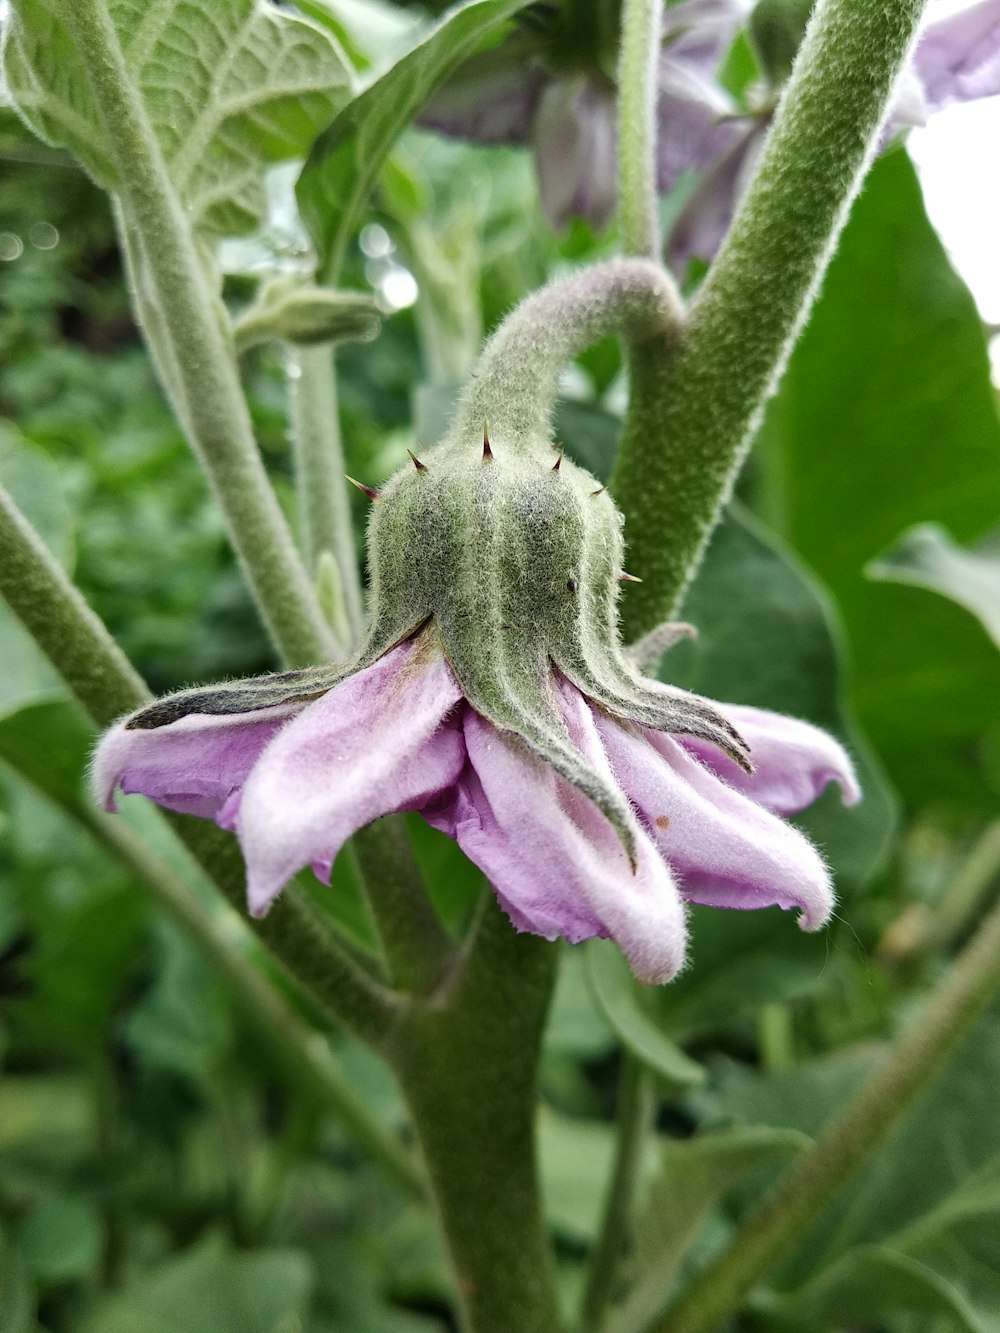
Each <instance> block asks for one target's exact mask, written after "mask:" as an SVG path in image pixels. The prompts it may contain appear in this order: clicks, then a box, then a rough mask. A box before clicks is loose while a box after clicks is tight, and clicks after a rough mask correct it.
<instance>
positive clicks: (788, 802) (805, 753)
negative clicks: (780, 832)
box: [679, 704, 861, 815]
mask: <svg viewBox="0 0 1000 1333" xmlns="http://www.w3.org/2000/svg"><path fill="white" fill-rule="evenodd" d="M718 708H719V711H720V712H721V713H722V714H723V716H724V717H726V718H728V719H729V721H730V722H731V723H732V724H733V726H734V727H735V728H736V729H737V731H738V732H739V733H740V735H741V736H742V737H743V738H744V740H746V741H747V743H748V744H749V746H750V757H751V759H752V760H753V764H754V771H753V773H747V772H745V771H744V770H743V769H742V768H740V766H739V765H738V764H735V763H734V762H733V761H732V759H730V758H729V756H728V755H726V754H723V753H722V751H721V750H718V749H717V748H716V747H715V746H714V745H709V744H707V743H706V742H704V741H698V740H694V739H693V738H691V737H687V736H684V737H681V738H679V739H680V743H681V745H683V746H684V748H685V750H688V751H690V753H691V754H693V755H695V756H697V758H698V759H699V760H700V761H701V762H702V764H704V765H705V767H706V768H710V769H711V770H712V772H713V773H715V774H717V776H718V777H720V778H723V779H724V780H725V781H726V782H728V783H729V785H730V786H731V787H735V788H736V790H737V791H741V792H743V793H744V795H746V796H749V797H750V798H751V799H752V800H754V801H756V802H757V803H758V805H763V806H764V807H765V808H766V809H768V810H773V811H774V813H775V814H778V815H794V814H798V812H799V811H800V810H804V809H805V808H806V806H807V805H812V803H813V801H815V800H816V798H817V796H819V795H820V794H821V792H822V791H823V789H824V788H825V787H826V785H827V783H829V782H836V783H837V784H838V786H839V787H840V792H841V797H842V799H843V802H844V804H845V805H856V804H857V802H858V801H860V800H861V788H860V787H859V786H858V780H857V778H856V777H855V775H854V766H853V764H852V763H851V760H850V758H849V757H848V754H847V752H846V750H845V749H844V747H843V746H842V745H841V744H840V742H839V741H837V740H835V739H834V738H833V737H832V736H831V735H830V734H829V732H826V731H822V730H820V728H819V727H814V726H813V725H812V723H811V722H802V721H800V720H799V719H798V718H795V717H785V715H784V714H783V713H772V712H769V711H768V710H767V709H765V708H749V707H746V706H745V705H742V704H719V705H718Z"/></svg>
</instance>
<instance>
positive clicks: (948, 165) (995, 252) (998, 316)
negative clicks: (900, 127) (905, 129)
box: [907, 97, 1000, 326]
mask: <svg viewBox="0 0 1000 1333" xmlns="http://www.w3.org/2000/svg"><path fill="white" fill-rule="evenodd" d="M998 145H1000V97H989V98H986V99H985V100H983V101H980V102H965V103H962V104H959V105H957V106H952V107H948V109H947V110H945V111H940V112H938V113H937V114H936V115H934V116H932V117H931V118H930V120H929V121H928V123H927V124H926V125H923V126H921V127H920V128H919V129H915V130H911V132H910V135H909V139H908V143H907V146H908V148H909V151H910V156H911V157H912V158H913V161H914V162H915V164H916V167H917V171H918V173H919V176H920V183H921V185H922V186H923V192H924V201H925V203H926V205H927V212H928V214H929V215H930V219H931V222H932V223H933V224H934V226H935V227H936V228H937V231H938V234H939V235H940V237H941V240H942V241H943V243H944V246H945V248H946V249H947V251H948V253H949V255H950V256H951V260H952V263H953V264H954V265H955V268H956V269H957V270H958V272H959V273H960V274H961V276H962V278H963V279H964V280H965V282H966V283H967V284H968V286H969V289H970V290H971V292H972V294H973V296H974V297H975V299H976V304H977V305H978V307H979V313H980V314H981V315H982V317H983V319H984V321H985V322H986V323H987V324H993V325H998V326H1000V155H998Z"/></svg>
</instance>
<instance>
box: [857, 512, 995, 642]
mask: <svg viewBox="0 0 1000 1333" xmlns="http://www.w3.org/2000/svg"><path fill="white" fill-rule="evenodd" d="M866 573H867V574H868V576H869V578H873V579H882V580H883V581H885V582H887V583H911V584H913V586H914V587H917V588H929V589H930V591H931V592H939V593H940V594H941V596H942V597H948V598H950V599H951V600H952V601H953V602H957V603H958V605H959V606H964V607H965V609H966V610H967V611H971V612H972V614H973V615H974V616H976V618H977V619H978V620H979V622H980V624H981V625H982V627H983V629H984V630H985V631H986V633H987V634H988V635H989V636H990V638H991V639H992V640H993V642H994V643H995V644H996V645H997V647H998V648H1000V532H994V533H992V534H991V535H990V536H989V537H987V538H986V540H985V541H983V542H981V543H979V544H978V545H977V546H975V547H973V548H972V549H971V550H965V549H964V548H963V547H961V546H959V545H958V544H957V543H956V542H955V541H953V540H952V537H951V534H950V533H949V532H948V531H947V530H946V529H945V528H942V527H941V525H940V524H938V523H920V524H918V525H917V526H916V527H915V528H910V530H909V531H908V532H904V533H903V535H902V536H901V537H900V539H899V541H897V542H896V543H895V545H894V546H892V547H890V549H889V550H888V551H886V552H885V554H884V555H880V556H879V557H878V558H877V559H876V560H873V561H872V562H871V564H870V565H869V566H868V568H867V570H866Z"/></svg>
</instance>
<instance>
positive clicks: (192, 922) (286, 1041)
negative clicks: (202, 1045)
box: [83, 814, 425, 1197]
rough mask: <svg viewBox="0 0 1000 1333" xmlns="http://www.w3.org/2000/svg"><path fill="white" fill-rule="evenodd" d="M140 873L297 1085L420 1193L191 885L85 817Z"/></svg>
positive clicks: (111, 827)
mask: <svg viewBox="0 0 1000 1333" xmlns="http://www.w3.org/2000/svg"><path fill="white" fill-rule="evenodd" d="M83 822H84V824H85V825H86V826H87V827H88V828H90V829H91V830H92V832H94V833H95V834H96V835H97V836H98V837H99V838H100V839H101V841H102V842H104V843H106V844H107V845H108V846H109V847H110V848H111V849H112V851H114V852H115V853H116V854H117V855H118V856H119V857H121V858H122V860H123V861H125V863H126V864H127V865H128V866H129V867H130V868H131V869H132V870H133V871H134V872H135V874H136V875H137V876H138V877H139V878H140V879H141V880H142V882H143V884H145V885H146V886H147V887H148V888H149V889H150V890H151V891H152V894H153V897H154V898H155V900H156V902H157V904H158V905H159V906H160V907H161V908H163V910H164V911H165V912H167V914H168V915H169V916H171V917H172V918H173V920H174V921H175V922H176V923H177V925H178V926H180V927H181V929H182V930H183V931H184V932H185V933H186V934H187V935H188V936H189V938H190V939H191V940H192V942H193V943H194V945H195V946H196V948H197V949H199V951H200V952H201V953H202V955H203V956H204V957H205V958H206V959H207V960H208V962H209V963H210V964H211V965H212V966H213V967H214V968H215V970H216V971H217V972H218V973H219V975H220V976H222V977H224V978H225V979H226V981H227V982H228V984H229V987H230V991H231V993H232V995H233V997H234V999H235V1000H236V1001H237V1003H238V1004H239V1006H240V1008H241V1009H242V1010H243V1011H244V1013H245V1014H246V1016H247V1017H248V1018H249V1020H250V1021H251V1022H252V1023H253V1024H254V1026H255V1028H256V1029H257V1030H258V1031H259V1033H260V1035H261V1036H262V1037H263V1039H264V1040H265V1041H266V1042H267V1044H268V1046H269V1047H270V1048H271V1050H272V1053H273V1054H274V1056H275V1058H276V1059H277V1060H278V1062H279V1063H280V1064H281V1065H282V1066H283V1067H284V1068H285V1070H286V1071H287V1072H288V1073H289V1074H290V1075H291V1076H292V1077H293V1078H294V1080H295V1082H296V1083H297V1084H298V1086H299V1087H300V1088H302V1089H303V1090H304V1091H305V1092H307V1093H308V1094H309V1095H311V1096H312V1097H314V1098H316V1099H317V1100H318V1101H319V1102H320V1104H321V1105H323V1106H326V1107H328V1108H329V1110H330V1111H331V1112H332V1113H333V1114H334V1115H335V1116H336V1117H337V1119H338V1120H340V1122H341V1123H342V1124H343V1125H345V1126H346V1127H347V1129H348V1130H349V1131H350V1133H351V1134H352V1135H353V1136H354V1138H355V1139H356V1141H357V1142H358V1143H359V1144H360V1146H361V1147H362V1148H363V1149H364V1150H365V1151H367V1152H368V1153H369V1155H370V1156H371V1157H372V1159H373V1160H374V1161H376V1162H378V1163H379V1165H381V1166H382V1167H383V1168H384V1169H385V1171H386V1172H387V1174H388V1175H389V1176H390V1177H391V1178H392V1179H394V1180H395V1181H396V1182H397V1183H398V1184H400V1185H401V1186H402V1187H403V1188H404V1189H405V1190H406V1191H407V1192H408V1193H410V1194H413V1195H416V1196H418V1197H420V1196H422V1195H423V1194H424V1192H425V1185H424V1181H423V1179H422V1177H421V1175H420V1173H419V1171H418V1170H417V1167H416V1165H415V1163H414V1161H413V1159H412V1158H411V1157H410V1156H409V1154H408V1153H407V1152H406V1150H405V1148H404V1147H403V1145H402V1144H401V1143H400V1142H399V1140H398V1139H396V1138H394V1137H393V1136H392V1135H391V1134H389V1133H387V1132H386V1130H384V1129H383V1128H382V1126H381V1125H380V1124H379V1123H378V1122H377V1121H376V1120H374V1119H373V1118H372V1116H371V1114H370V1112H369V1110H368V1108H367V1106H366V1105H365V1103H364V1101H363V1100H362V1099H361V1098H360V1097H359V1096H358V1094H357V1092H355V1090H354V1088H353V1086H352V1085H351V1083H350V1082H349V1080H348V1078H347V1076H346V1075H345V1074H344V1071H343V1070H342V1069H341V1067H340V1065H339V1064H338V1062H337V1059H336V1057H335V1056H334V1054H333V1052H332V1051H331V1050H330V1047H329V1044H328V1043H327V1042H325V1041H324V1040H322V1038H317V1036H316V1035H315V1034H314V1033H312V1032H310V1031H309V1030H308V1029H307V1028H306V1026H305V1025H304V1024H303V1022H302V1020H301V1019H300V1018H299V1016H298V1015H297V1014H296V1013H295V1011H294V1010H293V1009H292V1008H291V1006H290V1005H288V1004H287V1003H286V1002H285V1000H284V999H283V998H282V996H281V995H280V994H279V993H278V991H277V990H275V988H274V986H272V985H271V984H270V983H269V982H268V980H267V979H266V978H265V977H264V976H263V975H262V974H261V972H260V971H259V970H258V968H257V967H255V966H254V964H253V962H251V961H250V960H249V959H248V958H245V957H243V955H242V954H241V953H239V952H238V951H237V950H236V949H234V948H233V946H232V944H231V942H230V941H229V939H228V938H227V932H226V931H225V930H224V929H223V928H222V927H221V926H220V924H219V923H217V922H216V920H215V919H214V918H213V916H212V913H211V912H209V911H208V909H207V908H205V907H204V906H203V905H202V904H201V903H200V902H199V901H198V899H197V897H196V896H195V895H194V894H193V893H192V892H191V890H190V889H189V888H188V886H187V885H186V884H185V883H184V882H183V880H181V879H180V878H178V876H177V875H176V874H175V873H174V872H173V870H171V869H170V868H169V867H168V866H166V865H165V864H164V863H163V862H162V861H160V860H159V859H158V858H157V857H155V856H154V855H152V854H151V853H150V852H149V851H148V849H147V848H146V846H145V845H144V844H143V843H142V842H140V841H139V839H138V838H137V837H136V836H135V834H134V833H133V832H132V830H131V829H130V828H129V827H128V826H127V825H124V824H122V823H121V822H115V821H114V820H112V819H111V818H110V817H108V816H106V815H98V814H94V815H92V816H90V817H88V818H85V819H84V820H83Z"/></svg>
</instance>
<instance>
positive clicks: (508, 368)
mask: <svg viewBox="0 0 1000 1333" xmlns="http://www.w3.org/2000/svg"><path fill="white" fill-rule="evenodd" d="M681 314H682V309H681V302H680V297H679V296H678V294H677V289H676V287H675V286H674V283H673V280H672V279H671V277H670V275H669V274H668V273H667V272H666V271H665V270H664V269H662V268H660V267H659V266H658V265H656V264H652V263H650V262H649V261H648V260H643V259H612V260H608V261H607V262H605V263H601V264H594V265H593V266H591V267H590V268H585V269H583V270H581V271H580V272H579V273H574V274H573V275H572V276H571V277H568V278H559V279H556V281H554V282H550V283H549V284H548V286H546V287H543V288H542V289H541V290H540V291H537V292H534V293H533V294H532V295H531V296H529V297H528V298H527V299H526V300H524V301H522V302H521V304H520V305H519V306H518V307H517V309H516V310H515V311H514V312H513V314H511V315H509V316H508V318H507V319H505V320H504V322H503V324H501V325H500V327H499V329H497V331H496V332H495V333H494V334H493V336H492V337H491V338H490V339H489V341H488V342H487V344H486V346H485V348H484V349H483V353H482V356H481V357H480V359H479V362H478V364H477V367H476V373H475V377H474V378H473V379H472V380H471V381H470V383H469V386H468V388H467V389H466V390H465V392H464V394H463V395H462V398H461V400H460V401H459V405H458V411H457V413H456V416H455V420H454V421H453V423H452V425H451V426H450V428H449V430H448V436H447V439H449V440H452V439H470V438H475V436H476V434H477V432H480V433H481V432H482V429H483V422H484V421H485V422H487V423H488V425H489V430H490V435H491V438H496V439H497V440H498V441H500V443H501V446H502V447H506V448H509V449H525V448H528V449H530V448H532V447H535V446H537V444H538V442H539V441H544V440H547V438H548V432H549V417H550V414H551V411H552V404H553V402H554V401H555V397H556V392H557V389H558V384H559V375H560V373H561V372H562V370H563V368H564V366H565V365H566V363H567V362H568V361H570V360H571V359H572V358H573V357H574V356H575V355H576V353H577V352H579V351H582V350H583V348H585V347H589V346H590V345H591V343H594V342H596V341H597V340H598V339H599V338H603V337H604V336H605V335H607V334H610V333H618V334H622V335H623V336H625V337H627V338H629V339H630V340H634V341H637V342H638V341H641V340H643V339H648V338H652V337H653V336H654V335H659V336H660V337H672V336H674V335H675V332H676V329H677V326H678V321H679V320H680V318H681Z"/></svg>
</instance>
